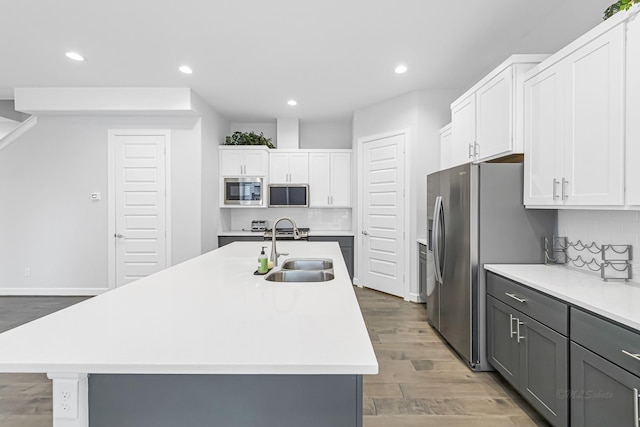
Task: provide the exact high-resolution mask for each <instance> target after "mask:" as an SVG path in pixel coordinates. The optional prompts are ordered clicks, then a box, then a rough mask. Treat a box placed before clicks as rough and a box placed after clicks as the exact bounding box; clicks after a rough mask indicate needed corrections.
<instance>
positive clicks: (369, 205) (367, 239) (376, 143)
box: [360, 135, 405, 297]
mask: <svg viewBox="0 0 640 427" xmlns="http://www.w3.org/2000/svg"><path fill="white" fill-rule="evenodd" d="M404 138H405V136H404V135H395V136H390V137H385V138H380V139H376V140H373V141H370V142H365V143H364V144H363V150H362V163H363V164H362V184H363V185H362V190H363V198H362V226H363V227H362V230H361V232H362V234H361V236H360V237H361V238H362V246H361V247H362V255H361V256H362V262H361V264H360V265H361V266H362V267H361V268H362V281H361V283H362V285H364V286H366V287H368V288H372V289H376V290H378V291H382V292H386V293H389V294H392V295H397V296H400V297H404V293H405V292H404V259H405V254H404V246H405V245H404V194H403V193H404Z"/></svg>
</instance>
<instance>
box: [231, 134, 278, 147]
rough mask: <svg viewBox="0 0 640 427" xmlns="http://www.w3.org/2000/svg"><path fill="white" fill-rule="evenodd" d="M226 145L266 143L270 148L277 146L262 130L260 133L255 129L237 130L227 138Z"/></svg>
mask: <svg viewBox="0 0 640 427" xmlns="http://www.w3.org/2000/svg"><path fill="white" fill-rule="evenodd" d="M224 145H266V146H267V147H269V148H276V147H275V146H274V145H273V144H272V143H271V138H267V137H265V136H264V134H263V133H262V132H260V135H258V134H257V133H255V132H253V131H251V132H240V131H236V132H234V133H233V134H232V135H230V136H227V137H226V138H225V143H224Z"/></svg>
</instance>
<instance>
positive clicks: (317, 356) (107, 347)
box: [0, 241, 378, 427]
mask: <svg viewBox="0 0 640 427" xmlns="http://www.w3.org/2000/svg"><path fill="white" fill-rule="evenodd" d="M261 246H267V253H268V252H269V251H270V249H271V243H270V242H236V243H233V244H230V245H227V246H225V247H223V248H220V249H218V250H215V251H212V252H209V253H207V254H204V255H201V256H199V257H197V258H194V259H191V260H189V261H186V262H184V263H182V264H179V265H176V266H174V267H171V268H168V269H166V270H164V271H161V272H159V273H156V274H154V275H152V276H149V277H146V278H143V279H140V280H138V281H136V282H134V283H131V284H129V285H126V286H124V287H122V288H118V289H115V290H113V291H110V292H107V293H105V294H102V295H100V296H97V297H95V298H92V299H90V300H87V301H85V302H82V303H80V304H77V305H75V306H72V307H69V308H67V309H65V310H62V311H59V312H57V313H54V314H51V315H49V316H46V317H43V318H41V319H38V320H36V321H34V322H31V323H28V324H26V325H23V326H21V327H18V328H15V329H13V330H10V331H7V332H5V333H4V334H0V349H2V351H0V372H46V373H48V375H49V377H50V378H51V379H52V380H53V390H54V391H53V393H54V399H53V400H54V426H55V427H86V426H89V425H90V426H91V427H103V426H105V427H106V426H120V427H126V426H136V427H146V426H154V427H162V426H167V427H168V426H178V425H189V426H200V425H225V426H253V425H260V426H276V425H277V426H300V425H305V426H326V425H331V426H336V427H337V426H361V425H362V375H367V374H376V373H377V371H378V365H377V361H376V358H375V354H374V352H373V347H372V345H371V341H370V339H369V336H368V333H367V329H366V326H365V324H364V320H363V318H362V315H361V313H360V309H359V306H358V302H357V300H356V297H355V294H354V291H353V287H352V285H351V282H350V280H349V275H348V272H347V269H346V267H345V265H344V262H343V261H342V255H341V252H340V249H339V246H338V244H337V243H330V242H326V243H325V242H299V241H298V242H296V241H290V242H278V250H279V251H280V252H288V253H289V254H290V255H289V256H288V258H331V259H333V261H334V273H335V278H334V279H333V280H331V281H328V282H318V283H277V282H268V281H266V280H264V277H263V276H256V275H254V274H253V272H254V271H255V270H256V264H257V257H258V254H259V253H260V247H261ZM286 258H287V257H282V258H281V259H280V261H281V262H282V261H283V260H284V259H286ZM76 397H77V399H76Z"/></svg>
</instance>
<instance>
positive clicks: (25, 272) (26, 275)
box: [24, 267, 31, 277]
mask: <svg viewBox="0 0 640 427" xmlns="http://www.w3.org/2000/svg"><path fill="white" fill-rule="evenodd" d="M24 277H31V268H29V267H25V268H24Z"/></svg>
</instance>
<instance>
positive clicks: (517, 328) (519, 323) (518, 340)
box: [516, 319, 524, 344]
mask: <svg viewBox="0 0 640 427" xmlns="http://www.w3.org/2000/svg"><path fill="white" fill-rule="evenodd" d="M516 321H517V322H518V323H517V324H516V334H517V335H516V342H517V343H518V344H520V340H523V339H524V337H521V336H520V325H524V322H521V321H520V319H516Z"/></svg>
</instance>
